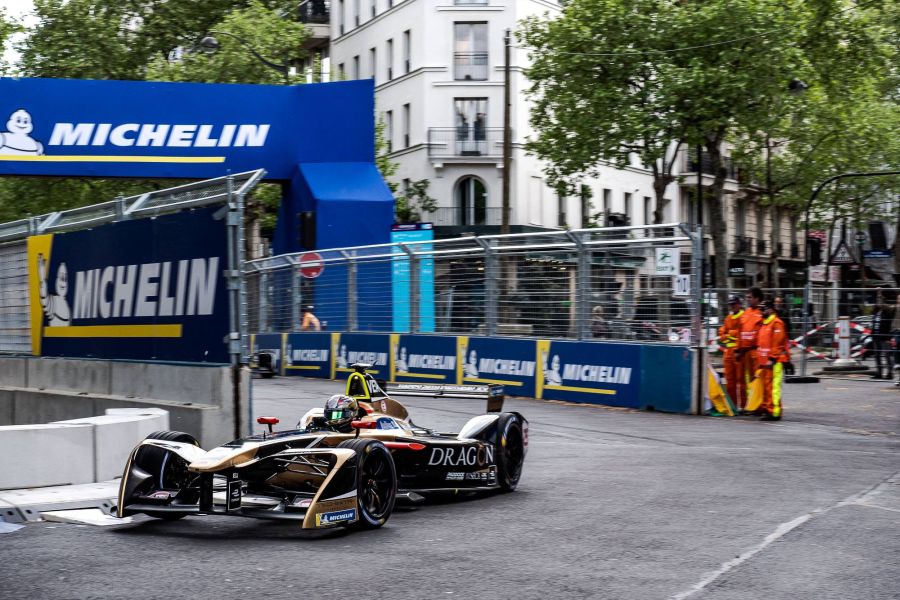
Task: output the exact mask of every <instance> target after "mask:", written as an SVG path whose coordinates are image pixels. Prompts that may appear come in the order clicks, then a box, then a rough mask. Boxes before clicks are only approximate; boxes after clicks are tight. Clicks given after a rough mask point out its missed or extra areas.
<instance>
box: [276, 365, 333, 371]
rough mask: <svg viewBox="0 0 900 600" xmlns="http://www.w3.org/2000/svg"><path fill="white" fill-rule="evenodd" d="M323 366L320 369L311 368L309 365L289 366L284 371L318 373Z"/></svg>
mask: <svg viewBox="0 0 900 600" xmlns="http://www.w3.org/2000/svg"><path fill="white" fill-rule="evenodd" d="M325 368H326V367H325V365H322V366H321V367H313V366H311V365H290V366H286V367H285V369H294V370H305V371H319V370H321V369H325Z"/></svg>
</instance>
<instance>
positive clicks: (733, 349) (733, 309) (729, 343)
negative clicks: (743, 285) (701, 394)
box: [719, 296, 746, 404]
mask: <svg viewBox="0 0 900 600" xmlns="http://www.w3.org/2000/svg"><path fill="white" fill-rule="evenodd" d="M728 308H729V309H730V312H729V313H728V314H727V315H725V319H724V321H723V322H722V326H721V327H719V345H720V346H722V347H723V348H724V349H725V352H724V357H723V359H722V364H723V366H724V367H725V390H726V391H727V392H728V396H729V397H730V398H731V401H732V402H734V403H736V404H737V403H739V402H740V400H739V398H744V397H746V393H745V391H744V369H743V368H742V367H743V365H741V361H740V360H739V359H738V357H737V347H738V338H739V337H740V335H741V316H742V315H743V314H744V303H743V302H742V301H741V297H740V296H731V297H729V298H728Z"/></svg>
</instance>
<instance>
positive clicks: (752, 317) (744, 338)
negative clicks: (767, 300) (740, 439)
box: [735, 287, 763, 410]
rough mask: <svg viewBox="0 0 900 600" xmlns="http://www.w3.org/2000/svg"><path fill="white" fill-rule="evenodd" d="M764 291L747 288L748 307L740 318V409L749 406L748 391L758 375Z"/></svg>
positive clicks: (738, 401) (737, 402) (738, 356)
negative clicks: (742, 382)
mask: <svg viewBox="0 0 900 600" xmlns="http://www.w3.org/2000/svg"><path fill="white" fill-rule="evenodd" d="M762 299H763V293H762V290H761V289H759V288H758V287H752V288H750V289H749V290H747V308H745V309H744V313H743V314H742V315H741V319H740V325H741V327H740V337H739V338H738V349H737V352H736V353H735V355H736V358H737V360H739V361H741V366H742V368H743V370H744V390H743V392H742V394H741V397H740V398H738V399H737V400H736V401H735V402H736V404H737V406H738V408H739V409H740V410H743V409H744V407H745V406H747V392H748V390H749V389H750V382H751V381H753V379H754V377H756V375H755V374H756V371H757V365H756V346H757V337H758V336H759V328H760V326H761V325H762V313H761V312H760V310H759V303H760V302H762Z"/></svg>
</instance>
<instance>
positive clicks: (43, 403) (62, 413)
mask: <svg viewBox="0 0 900 600" xmlns="http://www.w3.org/2000/svg"><path fill="white" fill-rule="evenodd" d="M241 383H242V385H241V389H240V393H241V402H240V405H241V407H242V409H243V412H246V409H247V403H246V399H247V398H249V395H250V372H249V370H248V369H245V370H244V371H243V373H242V381H241ZM153 407H156V408H161V409H163V410H166V411H168V412H169V413H170V426H171V428H172V429H175V430H178V431H184V432H187V433H190V434H191V435H193V436H194V437H196V438H197V439H198V440H199V441H200V443H201V444H202V445H204V446H206V447H213V446H218V445H220V444H223V443H225V442H228V441H230V440H232V439H234V437H235V436H234V429H235V403H234V392H233V386H232V374H231V367H229V366H227V365H172V364H163V363H137V362H122V361H107V360H81V359H64V358H38V357H24V356H16V357H0V425H28V424H35V423H47V422H49V421H63V420H70V419H82V418H86V417H92V416H94V415H98V414H103V413H104V411H105V410H106V409H108V408H138V409H144V408H153ZM242 417H243V418H242V419H241V420H242V424H243V430H244V431H245V432H246V431H249V428H248V426H247V424H246V415H242Z"/></svg>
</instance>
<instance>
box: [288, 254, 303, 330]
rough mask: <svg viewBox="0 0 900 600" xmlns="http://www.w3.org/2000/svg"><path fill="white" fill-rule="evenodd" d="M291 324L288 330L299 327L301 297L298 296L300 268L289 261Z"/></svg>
mask: <svg viewBox="0 0 900 600" xmlns="http://www.w3.org/2000/svg"><path fill="white" fill-rule="evenodd" d="M290 269H291V324H290V326H289V327H288V332H292V331H296V330H299V329H300V327H299V326H300V303H301V302H302V301H303V298H301V297H300V278H301V277H302V275H300V268H299V267H297V266H295V265H294V264H293V263H291V266H290Z"/></svg>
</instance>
